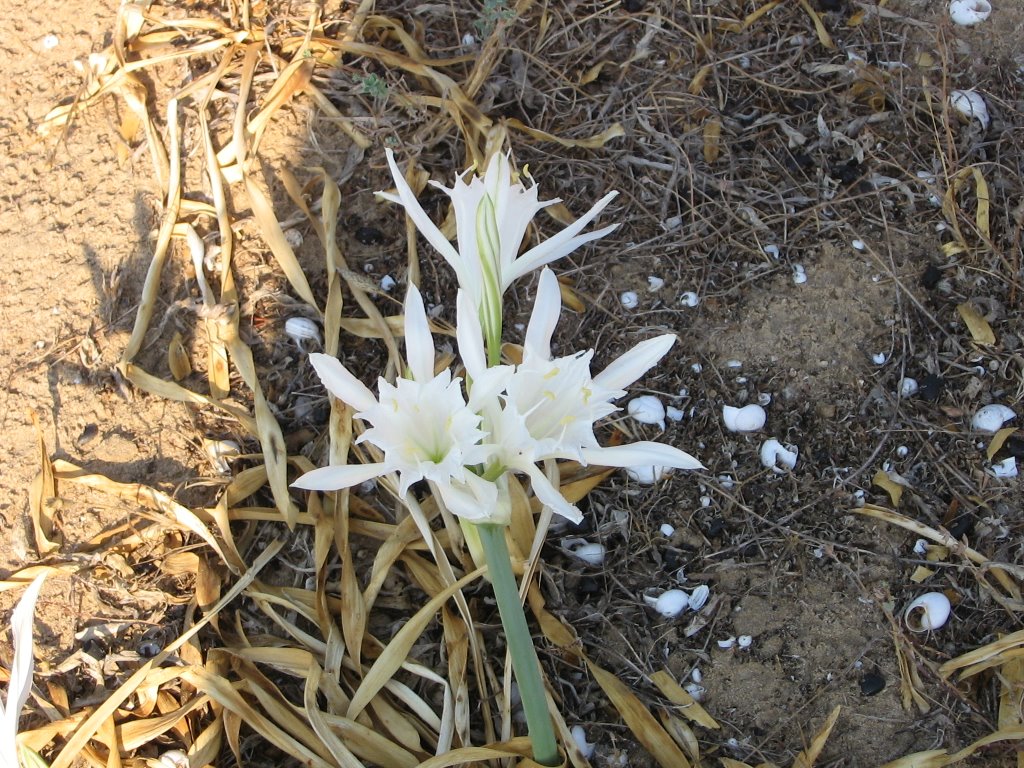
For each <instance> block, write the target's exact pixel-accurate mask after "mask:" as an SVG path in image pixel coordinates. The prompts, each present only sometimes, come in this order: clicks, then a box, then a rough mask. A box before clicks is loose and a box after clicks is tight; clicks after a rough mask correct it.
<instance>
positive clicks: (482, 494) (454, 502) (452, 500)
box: [434, 472, 502, 523]
mask: <svg viewBox="0 0 1024 768" xmlns="http://www.w3.org/2000/svg"><path fill="white" fill-rule="evenodd" d="M466 480H467V482H466V483H461V484H460V483H436V484H434V488H435V489H436V490H437V491H438V492H440V494H441V498H442V499H443V500H444V503H445V506H447V507H448V509H449V510H450V511H451V513H452V514H453V515H455V516H456V517H461V518H462V519H463V520H468V521H470V522H473V523H486V522H496V523H497V522H502V521H501V520H499V519H497V518H496V515H498V514H500V513H501V510H499V509H498V506H497V499H498V493H497V489H496V488H495V487H494V483H489V482H487V481H486V480H484V479H483V478H481V477H478V476H477V475H474V474H473V473H472V472H467V473H466ZM488 487H489V488H488Z"/></svg>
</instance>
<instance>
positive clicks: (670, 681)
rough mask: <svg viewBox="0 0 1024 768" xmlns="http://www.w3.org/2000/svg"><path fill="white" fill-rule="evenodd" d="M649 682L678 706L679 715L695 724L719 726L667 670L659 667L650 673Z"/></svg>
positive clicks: (706, 726) (712, 727)
mask: <svg viewBox="0 0 1024 768" xmlns="http://www.w3.org/2000/svg"><path fill="white" fill-rule="evenodd" d="M651 682H652V683H654V684H655V685H656V686H658V690H659V691H661V692H662V694H663V695H664V696H665V698H666V699H668V700H669V701H671V702H672V703H673V704H675V705H676V706H677V707H680V711H679V713H680V714H681V715H684V716H686V717H688V718H689V719H690V720H693V722H695V723H697V725H702V726H704V727H705V728H711V729H716V728H720V727H721V726H720V725H719V724H718V722H717V721H716V720H715V718H713V717H712V716H711V715H709V714H708V713H707V711H706V710H705V709H704V707H702V706H701V705H700V704H699V703H698V702H697V700H696V699H695V698H693V696H691V695H690V694H688V693H687V692H686V691H685V690H684V689H683V688H682V687H681V686H680V685H679V683H677V682H676V680H675V678H674V677H672V674H671V673H670V672H669V671H668V670H665V669H660V670H658V671H657V672H655V673H653V674H652V675H651Z"/></svg>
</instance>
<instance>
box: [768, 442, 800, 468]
mask: <svg viewBox="0 0 1024 768" xmlns="http://www.w3.org/2000/svg"><path fill="white" fill-rule="evenodd" d="M798 453H799V451H798V450H797V448H796V446H795V445H790V446H785V445H783V444H782V443H780V442H779V441H778V440H776V439H775V438H774V437H773V438H771V439H770V440H765V441H764V442H763V443H762V444H761V466H763V467H767V468H768V469H770V470H772V471H773V472H777V473H778V474H780V475H781V474H784V473H785V472H786V470H790V469H793V468H794V467H796V459H797V454H798Z"/></svg>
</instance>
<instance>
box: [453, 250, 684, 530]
mask: <svg viewBox="0 0 1024 768" xmlns="http://www.w3.org/2000/svg"><path fill="white" fill-rule="evenodd" d="M561 306H562V302H561V296H560V292H559V289H558V281H557V279H556V278H555V275H554V273H553V272H552V271H551V270H549V269H545V270H544V271H543V272H542V273H541V276H540V284H539V286H538V289H537V298H536V300H535V303H534V308H533V314H532V316H531V317H530V323H529V325H528V326H527V329H526V339H525V343H524V345H523V361H522V363H520V364H519V365H518V366H515V367H514V368H512V367H510V366H501V367H498V368H490V369H486V368H484V367H483V366H484V352H483V348H482V346H481V341H480V330H479V324H478V322H477V320H476V315H475V313H474V312H473V311H472V308H471V307H470V306H469V300H468V299H467V298H466V296H465V294H464V293H462V292H460V294H459V298H458V313H459V317H458V326H457V334H458V341H459V351H460V353H461V354H462V358H463V362H464V363H465V365H466V370H467V372H468V375H469V377H470V379H471V381H472V382H473V385H472V389H471V390H470V406H471V407H473V408H480V409H481V413H482V415H483V417H484V422H483V428H484V429H487V430H489V431H490V438H489V441H490V442H492V443H493V444H494V459H493V460H494V461H497V462H499V463H500V465H501V466H503V467H505V468H508V469H511V470H513V471H517V472H522V473H524V474H526V475H528V476H529V477H530V480H531V481H532V484H533V491H534V493H535V494H536V495H537V498H538V499H540V501H541V502H543V503H544V504H546V505H548V506H549V507H551V508H552V509H553V510H554V511H555V512H558V513H559V514H560V515H563V516H564V517H567V518H568V519H570V520H573V521H575V522H579V521H580V520H581V519H582V514H581V513H580V511H579V510H578V509H576V507H574V506H573V505H571V504H569V503H568V502H567V501H566V500H565V498H564V497H563V496H562V494H561V493H560V492H559V491H558V489H557V488H555V487H554V486H553V485H552V484H551V483H550V482H549V481H548V479H547V477H546V476H545V475H544V473H543V472H541V471H540V469H539V468H538V467H537V462H539V461H543V460H544V459H573V460H576V461H579V462H580V463H582V464H597V465H600V466H609V467H630V466H634V465H639V464H656V465H658V466H662V467H674V468H677V469H702V468H703V466H702V465H701V463H700V462H699V461H697V460H696V459H695V458H693V457H692V456H690V455H689V454H688V453H684V452H683V451H681V450H679V449H678V448H673V447H672V446H668V445H664V444H661V443H655V442H638V443H633V444H631V445H623V446H615V447H607V448H606V447H602V446H601V445H600V444H599V443H598V441H597V438H596V437H595V435H594V423H595V422H597V421H598V420H599V419H602V418H604V417H605V416H608V415H609V414H612V413H614V412H615V411H617V410H619V409H618V408H617V407H616V406H614V405H612V401H613V400H617V399H618V398H620V397H622V396H623V395H625V394H626V392H625V389H623V388H624V387H627V386H629V385H630V384H632V383H633V382H634V381H636V380H637V379H638V378H640V377H641V376H643V375H644V374H645V373H646V372H647V371H648V370H650V369H651V368H652V367H653V366H654V365H655V364H657V362H658V361H659V360H661V358H662V357H664V355H665V353H667V352H668V350H669V349H670V348H671V347H672V345H673V344H674V343H675V336H674V335H672V334H665V335H663V336H659V337H657V338H654V339H648V340H646V341H642V342H640V343H639V344H637V345H636V346H635V347H633V349H631V350H629V351H628V352H626V354H624V355H622V356H621V357H619V358H618V359H617V360H615V361H614V362H612V364H611V365H609V366H608V367H607V368H605V369H604V370H603V371H601V373H599V374H597V375H596V376H592V375H591V373H590V361H591V360H592V359H593V356H594V352H593V350H588V351H587V352H580V353H577V354H574V355H567V356H564V357H559V358H554V359H552V357H551V335H552V333H553V332H554V328H555V325H556V323H557V322H558V315H559V312H560V311H561ZM492 377H493V378H492ZM495 379H496V380H499V381H500V382H501V385H503V387H504V395H503V396H502V397H500V398H499V397H498V396H497V392H498V391H500V388H499V385H497V384H496V383H495ZM478 381H484V382H486V384H485V386H484V389H485V390H486V393H485V394H483V395H480V394H478V393H477V386H478V385H477V382H478Z"/></svg>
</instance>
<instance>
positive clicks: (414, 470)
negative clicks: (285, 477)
mask: <svg viewBox="0 0 1024 768" xmlns="http://www.w3.org/2000/svg"><path fill="white" fill-rule="evenodd" d="M405 347H406V358H407V362H408V366H409V376H408V377H401V378H399V379H397V380H396V382H395V383H394V384H391V383H390V382H388V381H387V380H385V379H384V378H380V379H378V381H377V389H378V392H379V397H375V396H374V394H373V392H371V391H370V389H369V388H368V387H366V386H365V385H364V384H363V383H362V382H361V381H359V380H358V379H357V378H356V377H355V376H354V375H352V373H351V372H350V371H349V370H348V369H347V368H345V366H344V365H342V364H341V362H340V361H338V360H337V358H334V357H331V356H330V355H324V354H312V355H310V362H312V364H313V367H314V368H315V369H316V372H317V374H318V375H319V376H320V380H321V381H322V382H323V383H324V386H326V387H327V390H328V391H329V392H330V393H331V394H332V395H334V397H336V398H338V399H339V400H342V401H343V402H345V403H347V404H348V405H350V406H352V407H353V408H354V409H356V411H357V412H356V414H355V417H356V418H357V419H361V420H363V421H365V422H367V423H368V424H370V428H369V429H367V430H366V431H365V432H364V433H363V434H362V435H360V436H359V438H358V439H357V441H356V442H358V443H362V442H369V443H372V444H373V445H375V446H377V447H378V448H379V449H380V450H381V451H382V452H383V454H384V460H383V461H381V462H375V463H369V464H350V465H344V466H329V467H322V468H320V469H315V470H313V471H312V472H307V473H306V474H305V475H303V476H302V477H300V478H299V479H298V480H297V481H296V482H295V483H293V485H294V486H295V487H297V488H303V489H306V490H315V491H335V490H339V489H341V488H350V487H352V486H354V485H358V484H359V483H362V482H364V481H366V480H370V479H373V478H376V477H380V476H381V475H385V474H388V473H391V472H397V473H398V478H399V487H398V493H399V495H400V496H403V497H404V496H405V495H406V494H407V492H408V490H409V487H410V486H411V485H412V484H413V483H415V482H418V481H420V480H427V481H429V482H430V483H431V484H432V485H433V486H434V487H435V488H436V490H437V492H438V493H439V495H440V496H441V498H442V500H443V501H444V503H445V504H446V505H447V506H448V508H449V509H450V510H451V511H452V512H453V513H454V514H456V515H458V516H459V517H463V518H465V519H468V520H483V521H490V516H491V512H492V510H494V509H497V508H499V505H498V504H497V489H496V487H495V485H494V483H493V482H490V481H488V480H485V479H484V478H482V477H480V476H479V475H477V474H475V473H474V472H473V471H472V470H471V469H470V467H473V466H476V465H481V464H484V463H486V462H487V461H488V459H489V458H490V453H491V448H490V447H489V446H487V445H484V444H482V443H481V440H482V439H483V438H484V437H486V433H485V432H483V431H481V430H480V428H479V427H480V421H481V417H480V416H479V415H478V414H477V413H476V412H474V411H473V410H472V409H471V408H470V407H469V406H468V405H467V403H466V400H465V398H464V396H463V393H462V380H461V379H458V378H455V379H453V378H452V375H451V371H450V370H448V369H445V370H443V371H441V372H440V373H438V374H437V375H435V374H434V342H433V339H432V337H431V334H430V327H429V325H428V323H427V315H426V312H425V311H424V308H423V299H422V298H421V296H420V293H419V291H418V290H417V289H416V287H415V286H411V287H410V288H409V295H408V298H407V299H406V302H405Z"/></svg>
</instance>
